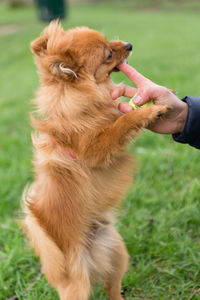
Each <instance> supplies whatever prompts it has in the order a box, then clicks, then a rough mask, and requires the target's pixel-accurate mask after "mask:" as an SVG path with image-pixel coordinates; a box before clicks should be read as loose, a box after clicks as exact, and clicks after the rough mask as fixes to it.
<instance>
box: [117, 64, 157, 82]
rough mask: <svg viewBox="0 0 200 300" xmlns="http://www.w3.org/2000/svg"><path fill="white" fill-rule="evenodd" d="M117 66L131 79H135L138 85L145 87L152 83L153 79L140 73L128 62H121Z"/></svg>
mask: <svg viewBox="0 0 200 300" xmlns="http://www.w3.org/2000/svg"><path fill="white" fill-rule="evenodd" d="M117 68H118V69H119V70H120V71H122V72H123V73H124V74H125V75H126V76H127V77H128V78H129V79H130V80H131V81H133V82H134V83H135V84H136V85H137V86H138V87H143V86H145V85H148V84H149V83H152V82H151V80H149V79H148V78H146V77H144V76H143V75H142V74H140V73H139V72H138V71H136V69H134V68H133V67H131V66H129V65H127V64H126V63H121V64H119V65H118V66H117Z"/></svg>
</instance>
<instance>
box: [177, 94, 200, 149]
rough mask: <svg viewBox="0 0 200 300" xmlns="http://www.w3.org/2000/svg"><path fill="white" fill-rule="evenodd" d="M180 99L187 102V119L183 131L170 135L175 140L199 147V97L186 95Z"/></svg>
mask: <svg viewBox="0 0 200 300" xmlns="http://www.w3.org/2000/svg"><path fill="white" fill-rule="evenodd" d="M182 101H184V102H186V103H187V104H188V115H187V120H186V123H185V127H184V129H183V131H182V132H180V133H175V134H173V135H172V137H173V139H174V140H175V141H176V142H179V143H184V144H189V145H191V146H193V147H195V148H198V149H200V97H190V96H186V97H184V98H183V99H182Z"/></svg>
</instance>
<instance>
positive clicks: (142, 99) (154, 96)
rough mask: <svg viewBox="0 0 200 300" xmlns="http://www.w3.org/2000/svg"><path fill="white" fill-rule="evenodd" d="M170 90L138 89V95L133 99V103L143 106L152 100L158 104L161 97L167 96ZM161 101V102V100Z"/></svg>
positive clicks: (152, 87) (160, 88) (158, 87)
mask: <svg viewBox="0 0 200 300" xmlns="http://www.w3.org/2000/svg"><path fill="white" fill-rule="evenodd" d="M167 91H168V90H167V89H166V88H164V87H162V86H156V85H154V86H150V87H145V88H142V89H138V92H137V94H136V95H135V96H134V97H133V98H132V101H133V103H134V104H136V105H143V104H145V103H147V102H148V101H150V100H154V101H155V102H157V101H158V100H159V99H160V97H163V95H165V94H166V92H167ZM160 101H161V100H160Z"/></svg>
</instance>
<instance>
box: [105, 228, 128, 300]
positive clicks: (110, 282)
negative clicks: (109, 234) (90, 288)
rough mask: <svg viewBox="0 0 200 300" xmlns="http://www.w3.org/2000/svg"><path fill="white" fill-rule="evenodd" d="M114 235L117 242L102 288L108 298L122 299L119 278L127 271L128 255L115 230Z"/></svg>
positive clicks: (111, 299) (112, 299)
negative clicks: (109, 270) (110, 266)
mask: <svg viewBox="0 0 200 300" xmlns="http://www.w3.org/2000/svg"><path fill="white" fill-rule="evenodd" d="M116 237H117V238H118V243H117V245H116V246H115V248H113V251H112V254H111V259H112V271H111V272H110V273H109V275H108V277H107V278H106V280H105V283H104V289H105V292H106V293H107V294H108V295H109V297H110V300H123V298H122V296H121V280H122V277H123V276H124V274H125V272H126V271H127V267H128V259H129V256H128V253H127V250H126V247H125V245H124V243H123V241H122V238H121V236H120V235H119V234H118V233H117V232H115V238H116Z"/></svg>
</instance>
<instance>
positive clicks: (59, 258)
mask: <svg viewBox="0 0 200 300" xmlns="http://www.w3.org/2000/svg"><path fill="white" fill-rule="evenodd" d="M22 228H23V229H24V231H25V232H26V233H27V235H28V237H29V238H30V241H31V246H32V247H33V248H34V250H35V252H36V254H37V255H38V256H39V257H40V261H41V264H42V268H43V271H44V273H45V275H46V278H47V280H48V282H49V283H50V284H51V285H52V286H53V287H54V288H55V289H56V290H57V291H58V294H59V297H60V299H61V300H88V298H89V293H90V281H89V276H88V274H87V266H84V262H83V261H82V260H81V259H79V260H77V259H76V258H77V255H76V253H72V254H71V255H70V253H69V254H68V255H65V254H64V253H63V252H62V251H61V250H60V249H59V248H58V247H57V245H56V244H55V243H54V241H53V240H52V239H51V238H50V237H49V236H48V235H47V234H46V232H45V231H43V229H42V228H41V227H40V226H39V224H38V223H37V221H36V220H35V218H33V217H32V216H27V217H26V218H25V220H24V221H23V222H22ZM74 252H75V251H74Z"/></svg>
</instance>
